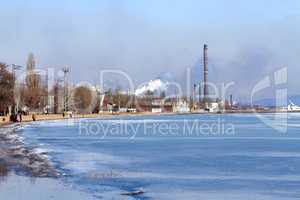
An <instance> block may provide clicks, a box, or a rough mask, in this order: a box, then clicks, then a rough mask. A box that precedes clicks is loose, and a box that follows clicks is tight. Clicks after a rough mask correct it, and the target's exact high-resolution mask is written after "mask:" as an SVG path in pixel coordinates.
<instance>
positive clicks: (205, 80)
mask: <svg viewBox="0 0 300 200" xmlns="http://www.w3.org/2000/svg"><path fill="white" fill-rule="evenodd" d="M203 64H204V73H203V75H204V77H203V78H204V83H203V86H204V90H203V92H204V102H205V103H206V102H207V100H208V96H209V94H208V54H207V45H206V44H204V48H203Z"/></svg>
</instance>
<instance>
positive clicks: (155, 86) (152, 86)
mask: <svg viewBox="0 0 300 200" xmlns="http://www.w3.org/2000/svg"><path fill="white" fill-rule="evenodd" d="M167 85H168V83H167V82H163V81H162V80H160V79H155V80H151V81H149V82H148V83H147V84H145V85H143V86H142V87H140V88H138V89H136V90H135V95H136V96H141V95H143V94H144V93H145V92H147V91H150V92H155V91H165V90H166V89H167Z"/></svg>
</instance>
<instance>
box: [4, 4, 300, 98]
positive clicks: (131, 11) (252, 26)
mask: <svg viewBox="0 0 300 200" xmlns="http://www.w3.org/2000/svg"><path fill="white" fill-rule="evenodd" d="M0 5H1V8H2V9H1V12H0V22H1V31H0V43H1V45H0V52H1V53H0V61H1V62H6V63H16V64H19V65H24V66H25V63H26V59H27V56H28V54H29V53H30V52H32V53H34V55H35V57H36V60H37V65H38V67H41V68H46V67H54V68H56V69H61V68H62V67H64V66H65V65H67V66H69V67H70V68H71V77H72V80H73V81H74V82H78V81H90V82H92V83H96V82H97V81H98V76H99V72H100V70H104V69H121V70H123V71H126V72H127V73H128V74H129V75H130V76H131V77H133V78H134V81H135V82H136V83H141V82H145V81H149V80H153V79H155V78H157V77H159V76H162V75H165V74H167V75H168V77H170V78H171V79H173V80H176V81H178V82H180V83H184V82H185V80H184V79H185V77H184V72H185V70H186V68H188V67H190V68H192V69H193V71H194V72H195V73H193V76H194V77H193V80H194V81H193V82H195V83H196V82H199V81H200V80H201V79H202V73H201V70H202V64H201V61H202V49H203V44H208V48H209V80H210V81H211V82H214V83H216V84H219V83H222V82H231V81H234V82H235V85H234V87H233V88H232V93H233V94H234V95H235V96H236V97H241V98H245V99H247V98H249V95H250V90H251V88H252V87H253V86H254V85H255V83H257V82H258V81H259V80H261V79H263V78H264V77H265V76H267V75H270V74H272V73H273V72H275V71H276V70H278V69H280V68H282V67H288V84H287V87H288V93H289V95H294V94H300V92H299V89H298V85H299V84H300V80H299V79H298V77H297V76H298V73H299V72H300V68H299V67H298V55H297V54H298V52H300V46H299V45H298V43H299V42H300V37H299V35H300V34H299V33H300V27H299V26H298V24H299V22H300V2H297V1H284V2H283V1H279V0H274V1H272V3H270V1H258V0H254V1H251V2H244V1H225V0H218V1H217V0H213V1H196V0H194V1H192V0H190V1H174V0H173V1H158V0H155V1H147V2H146V1H137V0H132V1H130V0H124V1H121V0H120V1H118V0H116V1H109V0H104V1H96V0H94V1H79V0H78V1H70V0H69V1H68V0H61V1H58V0H54V1H37V0H36V1H34V0H29V1H26V0H19V1H17V0H16V1H7V2H1V3H0ZM192 84H193V83H192ZM271 94H272V92H271V91H270V93H269V92H266V93H264V94H263V95H262V97H264V96H265V97H268V96H271Z"/></svg>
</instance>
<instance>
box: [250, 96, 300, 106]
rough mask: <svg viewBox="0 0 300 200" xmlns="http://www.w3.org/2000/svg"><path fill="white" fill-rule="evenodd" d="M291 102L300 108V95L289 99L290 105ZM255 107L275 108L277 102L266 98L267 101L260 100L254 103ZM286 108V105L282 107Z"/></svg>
mask: <svg viewBox="0 0 300 200" xmlns="http://www.w3.org/2000/svg"><path fill="white" fill-rule="evenodd" d="M289 100H290V101H292V102H293V103H294V104H296V105H299V106H300V95H294V96H289V97H288V103H289ZM254 104H255V105H259V106H264V107H275V105H276V101H275V99H274V98H266V99H260V100H257V101H255V102H254ZM282 106H284V105H282Z"/></svg>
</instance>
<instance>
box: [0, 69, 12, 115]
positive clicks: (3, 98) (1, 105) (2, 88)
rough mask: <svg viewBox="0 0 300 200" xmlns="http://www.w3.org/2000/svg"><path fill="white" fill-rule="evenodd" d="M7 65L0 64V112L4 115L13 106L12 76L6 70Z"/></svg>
mask: <svg viewBox="0 0 300 200" xmlns="http://www.w3.org/2000/svg"><path fill="white" fill-rule="evenodd" d="M7 67H8V66H7V65H6V64H4V63H0V112H1V113H3V114H4V113H6V112H7V110H8V107H9V106H12V105H13V102H14V99H13V98H14V97H13V89H14V83H13V75H12V74H11V73H10V72H9V71H8V70H7Z"/></svg>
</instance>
